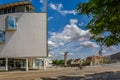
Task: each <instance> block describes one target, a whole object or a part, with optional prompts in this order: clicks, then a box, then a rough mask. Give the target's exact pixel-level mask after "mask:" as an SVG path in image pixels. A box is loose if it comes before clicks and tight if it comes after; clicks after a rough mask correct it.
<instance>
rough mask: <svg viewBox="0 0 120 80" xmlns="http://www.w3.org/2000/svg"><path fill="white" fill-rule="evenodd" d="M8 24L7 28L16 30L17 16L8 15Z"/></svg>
mask: <svg viewBox="0 0 120 80" xmlns="http://www.w3.org/2000/svg"><path fill="white" fill-rule="evenodd" d="M6 21H7V22H6V23H7V26H6V30H8V31H9V30H16V28H17V18H16V17H13V16H7V20H6Z"/></svg>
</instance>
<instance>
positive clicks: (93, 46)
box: [80, 41, 99, 48]
mask: <svg viewBox="0 0 120 80" xmlns="http://www.w3.org/2000/svg"><path fill="white" fill-rule="evenodd" d="M80 45H81V46H83V47H88V48H97V47H99V46H98V45H97V44H96V43H95V42H91V41H85V42H81V43H80Z"/></svg>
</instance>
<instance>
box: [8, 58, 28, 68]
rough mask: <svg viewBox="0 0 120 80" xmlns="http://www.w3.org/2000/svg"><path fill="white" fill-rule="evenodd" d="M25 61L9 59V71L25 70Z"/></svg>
mask: <svg viewBox="0 0 120 80" xmlns="http://www.w3.org/2000/svg"><path fill="white" fill-rule="evenodd" d="M25 66H26V61H25V59H12V58H9V59H8V70H25V68H26V67H25Z"/></svg>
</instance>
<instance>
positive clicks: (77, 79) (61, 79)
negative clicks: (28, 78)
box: [41, 76, 83, 80]
mask: <svg viewBox="0 0 120 80" xmlns="http://www.w3.org/2000/svg"><path fill="white" fill-rule="evenodd" d="M82 78H83V77H80V76H60V77H53V78H41V80H80V79H82Z"/></svg>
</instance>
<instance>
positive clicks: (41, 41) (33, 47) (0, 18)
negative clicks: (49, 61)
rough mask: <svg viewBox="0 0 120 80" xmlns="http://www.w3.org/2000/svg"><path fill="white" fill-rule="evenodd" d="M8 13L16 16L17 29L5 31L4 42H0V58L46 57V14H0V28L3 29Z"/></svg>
mask: <svg viewBox="0 0 120 80" xmlns="http://www.w3.org/2000/svg"><path fill="white" fill-rule="evenodd" d="M8 15H10V16H15V17H17V18H18V21H17V30H16V31H9V32H6V34H5V37H6V42H5V43H4V44H0V58H3V57H46V56H47V23H46V22H47V14H46V13H13V14H3V15H0V30H3V31H5V18H6V17H7V16H8Z"/></svg>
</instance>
